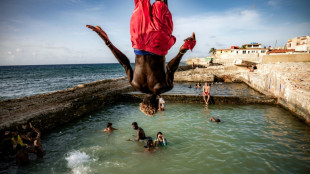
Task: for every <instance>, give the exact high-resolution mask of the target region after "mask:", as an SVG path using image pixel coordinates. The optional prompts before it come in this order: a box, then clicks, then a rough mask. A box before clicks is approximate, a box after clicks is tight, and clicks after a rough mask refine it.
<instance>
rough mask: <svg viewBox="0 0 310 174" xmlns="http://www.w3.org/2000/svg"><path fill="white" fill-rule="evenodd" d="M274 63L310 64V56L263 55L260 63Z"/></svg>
mask: <svg viewBox="0 0 310 174" xmlns="http://www.w3.org/2000/svg"><path fill="white" fill-rule="evenodd" d="M276 62H310V54H280V55H265V56H263V58H262V61H261V63H264V64H266V63H276Z"/></svg>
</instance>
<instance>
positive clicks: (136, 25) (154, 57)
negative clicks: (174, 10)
mask: <svg viewBox="0 0 310 174" xmlns="http://www.w3.org/2000/svg"><path fill="white" fill-rule="evenodd" d="M134 2H135V9H134V11H133V14H132V17H131V21H130V34H131V42H132V47H133V48H134V52H135V54H136V60H135V68H134V70H132V67H131V65H130V61H129V59H128V58H127V57H126V56H125V55H124V54H123V53H122V52H121V51H120V50H119V49H117V48H116V47H115V46H114V45H113V44H112V42H111V41H110V39H109V38H108V35H107V34H106V33H105V32H104V31H103V30H102V29H101V28H100V27H99V26H96V27H94V26H91V25H86V26H87V27H88V28H90V29H92V30H93V31H95V32H96V33H97V34H98V35H99V36H100V37H101V38H102V39H103V41H104V42H105V44H106V45H107V46H108V48H109V49H110V50H111V52H112V53H113V54H114V56H115V58H116V59H117V60H118V62H119V63H120V64H121V65H122V66H123V67H124V69H125V71H126V74H127V77H128V80H129V83H130V84H131V85H132V86H133V87H134V88H135V89H137V90H139V91H141V92H143V93H146V94H148V95H147V96H146V97H145V98H144V100H143V101H142V103H140V110H141V111H142V112H143V113H145V114H146V115H154V114H155V113H156V112H157V110H158V103H157V101H156V96H157V95H159V94H161V93H164V92H167V91H169V90H171V89H172V88H173V81H174V73H175V71H176V70H177V69H178V66H179V63H180V61H181V59H182V57H183V55H184V54H185V53H186V52H187V51H188V50H192V49H193V48H194V47H195V45H196V39H195V33H193V34H192V35H191V36H190V37H189V38H187V39H185V40H184V44H183V45H182V46H181V47H180V49H179V52H178V54H177V55H176V56H175V57H174V58H173V59H172V60H171V61H170V62H169V63H168V64H167V66H165V65H166V56H165V55H166V54H167V53H168V50H169V49H170V48H171V47H172V46H173V45H174V44H175V42H176V38H175V37H174V36H173V35H172V31H173V21H172V15H171V13H170V11H169V9H168V0H156V1H155V2H154V3H153V5H151V4H150V1H149V0H134Z"/></svg>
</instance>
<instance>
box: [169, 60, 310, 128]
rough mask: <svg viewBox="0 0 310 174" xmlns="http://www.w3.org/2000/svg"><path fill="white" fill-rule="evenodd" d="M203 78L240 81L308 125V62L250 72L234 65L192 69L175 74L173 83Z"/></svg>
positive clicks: (276, 65)
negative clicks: (270, 98) (275, 99)
mask: <svg viewBox="0 0 310 174" xmlns="http://www.w3.org/2000/svg"><path fill="white" fill-rule="evenodd" d="M185 75H187V77H184V76H185ZM189 76H190V77H189ZM207 76H208V77H209V76H214V77H213V78H214V79H215V80H222V81H224V82H244V83H246V84H247V85H248V86H250V87H251V88H253V89H255V90H257V91H258V92H260V93H263V94H265V95H266V96H271V97H275V98H277V104H279V105H281V106H282V107H284V108H286V109H288V110H289V111H291V112H292V113H293V114H294V115H295V116H297V117H298V118H299V119H301V120H302V121H304V122H305V123H307V124H308V125H310V62H299V63H293V62H290V63H274V64H259V65H258V66H257V70H255V71H254V72H249V69H248V68H245V67H237V66H230V67H227V66H226V67H225V66H216V67H208V68H203V69H202V68H196V69H194V70H187V71H180V72H177V73H176V75H175V81H182V82H185V81H187V79H191V81H201V79H203V78H204V77H207ZM205 81H208V80H205Z"/></svg>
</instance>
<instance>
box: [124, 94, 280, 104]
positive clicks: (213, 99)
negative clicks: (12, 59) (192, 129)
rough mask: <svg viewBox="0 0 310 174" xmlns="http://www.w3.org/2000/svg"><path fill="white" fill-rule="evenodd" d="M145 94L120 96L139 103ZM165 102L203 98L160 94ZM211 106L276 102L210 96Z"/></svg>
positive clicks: (273, 102) (274, 102)
mask: <svg viewBox="0 0 310 174" xmlns="http://www.w3.org/2000/svg"><path fill="white" fill-rule="evenodd" d="M144 96H145V94H142V93H138V92H129V93H123V94H122V98H123V99H122V101H135V102H141V101H142V99H143V98H144ZM162 96H163V98H164V99H165V101H166V102H178V103H204V100H203V96H202V95H197V94H162ZM210 103H211V104H276V103H277V100H276V98H273V97H266V96H256V97H251V96H248V97H237V96H211V98H210Z"/></svg>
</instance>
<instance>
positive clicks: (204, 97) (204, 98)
mask: <svg viewBox="0 0 310 174" xmlns="http://www.w3.org/2000/svg"><path fill="white" fill-rule="evenodd" d="M203 100H204V101H205V104H206V105H207V104H208V102H207V100H206V96H205V95H204V96H203Z"/></svg>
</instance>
